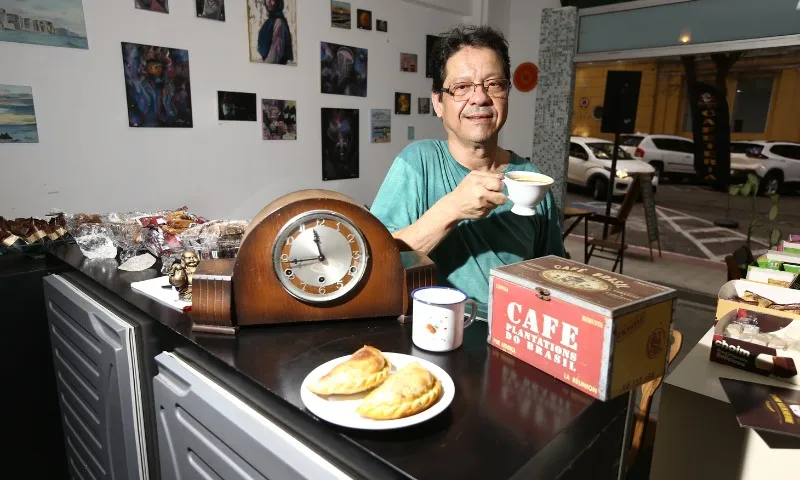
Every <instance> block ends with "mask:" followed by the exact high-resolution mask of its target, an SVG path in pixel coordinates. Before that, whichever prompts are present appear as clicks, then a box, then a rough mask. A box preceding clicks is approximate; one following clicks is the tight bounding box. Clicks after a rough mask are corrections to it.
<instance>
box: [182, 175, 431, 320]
mask: <svg viewBox="0 0 800 480" xmlns="http://www.w3.org/2000/svg"><path fill="white" fill-rule="evenodd" d="M435 283H436V270H435V267H434V264H433V262H432V261H431V260H430V259H429V258H428V257H427V256H426V255H423V254H421V253H419V252H409V251H402V252H401V248H400V247H399V246H398V244H397V242H396V241H395V240H394V238H392V236H391V234H390V233H389V231H388V230H387V229H386V227H385V226H384V225H383V224H382V223H381V222H380V221H379V220H378V219H377V218H375V217H374V216H373V215H372V214H371V213H370V212H369V211H368V210H367V209H366V208H365V207H364V206H362V205H360V204H358V203H357V202H355V201H354V200H353V199H352V198H350V197H348V196H346V195H343V194H340V193H336V192H332V191H328V190H302V191H298V192H294V193H291V194H289V195H286V196H283V197H281V198H279V199H277V200H275V201H274V202H272V203H270V204H269V205H267V206H266V207H265V208H264V209H263V210H261V212H260V213H259V214H258V215H256V216H255V218H253V221H252V222H251V223H250V225H249V227H248V229H247V231H246V232H245V234H244V237H243V239H242V243H241V246H240V248H239V252H238V254H237V255H236V258H235V259H218V260H204V261H202V262H200V266H199V267H198V268H197V270H196V271H195V273H194V276H193V280H192V310H191V314H190V315H191V318H192V320H193V326H192V330H194V331H200V332H210V333H226V334H235V333H236V330H237V329H238V327H240V326H246V325H259V324H275V323H293V322H305V321H323V320H344V319H356V318H375V317H398V318H400V319H401V320H403V319H404V318H406V317H407V315H409V314H410V311H411V305H412V302H411V299H410V295H411V292H412V291H413V290H414V289H415V288H418V287H421V286H428V285H434V284H435Z"/></svg>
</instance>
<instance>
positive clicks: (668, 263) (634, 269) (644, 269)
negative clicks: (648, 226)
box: [564, 235, 728, 339]
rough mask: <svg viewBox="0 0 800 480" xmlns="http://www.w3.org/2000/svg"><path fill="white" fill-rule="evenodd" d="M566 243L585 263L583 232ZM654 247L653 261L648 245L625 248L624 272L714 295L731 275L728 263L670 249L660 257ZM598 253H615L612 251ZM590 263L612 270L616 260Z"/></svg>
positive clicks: (670, 285) (683, 289)
mask: <svg viewBox="0 0 800 480" xmlns="http://www.w3.org/2000/svg"><path fill="white" fill-rule="evenodd" d="M564 247H565V248H566V249H567V251H568V252H569V253H570V255H571V256H572V259H573V260H575V261H576V262H581V263H583V237H582V236H575V235H570V236H569V237H567V239H566V240H565V241H564ZM653 250H654V252H653V255H654V257H653V261H652V262H651V261H650V251H649V250H648V249H647V248H641V247H636V246H633V245H629V246H628V250H627V251H626V252H625V263H624V265H623V270H622V273H623V274H624V275H627V276H629V277H634V278H639V279H642V280H647V281H649V282H653V283H658V284H661V285H667V286H669V287H672V288H674V289H676V290H680V291H682V292H684V293H689V294H692V293H699V294H704V295H708V296H711V297H714V298H716V297H717V293H718V292H719V289H720V287H722V285H723V284H724V283H725V281H726V280H727V278H728V277H727V270H726V267H725V264H724V263H721V262H713V261H710V260H704V259H701V258H696V257H690V256H687V255H681V254H677V253H669V252H662V255H661V257H659V256H658V250H657V249H656V248H655V246H654V248H653ZM598 253H600V254H601V255H603V256H611V254H610V253H609V252H606V253H602V252H598ZM589 264H591V265H593V266H596V267H600V268H605V269H607V270H611V267H612V266H613V265H614V262H613V261H611V260H606V259H602V258H597V257H594V256H593V257H592V258H591V259H590V260H589ZM617 272H619V267H617ZM698 339H699V337H698Z"/></svg>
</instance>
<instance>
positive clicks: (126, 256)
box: [0, 207, 248, 273]
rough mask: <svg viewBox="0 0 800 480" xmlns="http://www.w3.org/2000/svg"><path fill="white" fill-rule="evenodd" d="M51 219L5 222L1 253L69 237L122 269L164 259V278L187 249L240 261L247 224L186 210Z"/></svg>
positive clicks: (60, 214) (1, 231)
mask: <svg viewBox="0 0 800 480" xmlns="http://www.w3.org/2000/svg"><path fill="white" fill-rule="evenodd" d="M48 216H51V217H52V218H51V219H50V221H44V220H39V219H35V218H30V219H16V220H5V219H3V218H2V217H0V245H2V247H0V249H5V251H7V250H9V249H12V248H16V249H20V248H21V247H23V246H26V245H32V244H35V243H40V244H44V243H50V244H52V242H54V241H55V240H57V239H60V238H68V239H69V240H70V241H71V242H74V243H77V245H78V247H80V250H81V253H83V255H84V256H85V257H87V258H91V259H102V258H106V259H110V258H117V259H119V260H120V263H121V265H120V268H121V269H123V270H142V269H145V268H150V267H151V266H153V265H154V264H155V262H156V261H157V260H161V263H162V266H161V271H162V273H165V272H166V271H167V270H168V268H169V267H170V266H171V265H172V263H174V262H175V260H177V259H179V258H180V255H181V253H182V252H183V251H184V250H193V251H195V253H197V255H198V256H199V257H200V258H201V259H208V258H226V257H228V258H231V257H235V256H236V253H237V252H238V250H239V246H240V244H241V240H242V237H243V236H244V232H245V230H246V228H247V225H248V222H247V221H243V220H208V219H206V218H204V217H201V216H198V215H195V214H193V213H191V212H189V209H188V208H187V207H183V208H179V209H174V210H163V211H157V212H128V213H114V212H112V213H73V214H67V213H63V212H58V213H53V214H51V215H48ZM3 251H4V250H0V253H2V252H3Z"/></svg>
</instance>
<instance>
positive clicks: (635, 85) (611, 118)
mask: <svg viewBox="0 0 800 480" xmlns="http://www.w3.org/2000/svg"><path fill="white" fill-rule="evenodd" d="M641 83H642V72H620V71H609V72H608V75H607V76H606V94H605V99H604V100H603V120H602V122H601V123H600V131H601V132H603V133H634V128H635V127H636V107H637V106H638V105H639V87H640V85H641Z"/></svg>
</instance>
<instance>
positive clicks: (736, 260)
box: [725, 245, 756, 281]
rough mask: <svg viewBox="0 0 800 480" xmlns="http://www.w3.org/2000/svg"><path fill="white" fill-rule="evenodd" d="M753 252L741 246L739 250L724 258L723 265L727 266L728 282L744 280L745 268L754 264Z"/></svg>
mask: <svg viewBox="0 0 800 480" xmlns="http://www.w3.org/2000/svg"><path fill="white" fill-rule="evenodd" d="M755 261H756V259H755V258H754V257H753V252H752V251H751V250H750V249H749V248H747V245H743V246H742V247H741V248H739V249H738V250H736V251H735V252H733V253H732V254H731V255H728V256H726V257H725V265H727V266H728V281H731V280H736V279H739V278H745V277H746V276H747V266H748V265H751V264H753V263H755Z"/></svg>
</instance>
